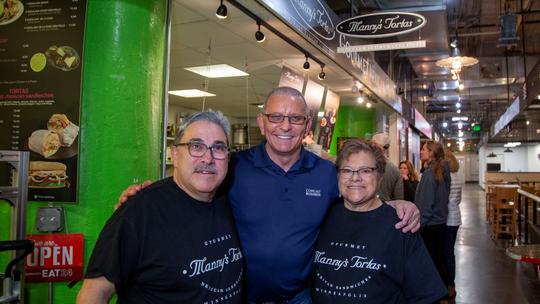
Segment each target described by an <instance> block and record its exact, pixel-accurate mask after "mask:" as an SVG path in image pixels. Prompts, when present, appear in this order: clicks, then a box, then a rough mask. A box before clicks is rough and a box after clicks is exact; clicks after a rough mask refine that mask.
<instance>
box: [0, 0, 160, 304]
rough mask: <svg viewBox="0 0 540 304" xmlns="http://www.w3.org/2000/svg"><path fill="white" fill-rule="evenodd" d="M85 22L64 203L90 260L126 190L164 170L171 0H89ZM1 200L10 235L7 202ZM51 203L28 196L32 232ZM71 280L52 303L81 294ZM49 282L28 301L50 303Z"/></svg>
mask: <svg viewBox="0 0 540 304" xmlns="http://www.w3.org/2000/svg"><path fill="white" fill-rule="evenodd" d="M86 22H87V24H86V31H85V49H84V58H83V59H84V62H83V88H82V104H81V116H80V118H81V119H80V127H81V132H80V134H79V136H80V138H79V141H80V145H79V152H80V153H79V183H78V185H79V189H78V203H77V204H65V205H63V206H64V208H65V210H66V229H65V231H64V232H65V233H83V234H84V238H85V242H84V244H85V250H84V254H85V265H86V263H87V262H88V259H89V257H90V254H91V252H92V248H93V246H94V244H95V242H96V239H97V236H98V234H99V232H100V231H101V228H102V227H103V225H104V223H105V221H106V220H107V219H108V218H109V217H110V216H111V215H112V213H113V206H114V204H115V203H116V201H117V199H118V196H119V194H120V193H121V191H122V190H123V189H124V188H126V187H127V186H128V185H130V184H132V183H137V182H141V181H143V180H145V179H153V180H156V179H158V178H159V176H160V156H161V142H162V113H163V105H162V104H163V98H164V92H163V88H164V86H163V83H164V79H165V78H164V75H165V68H164V67H165V63H166V60H165V59H166V54H165V50H166V42H167V39H166V25H167V1H163V0H114V1H112V0H88V6H87V16H86ZM0 205H2V206H1V207H0V222H1V224H0V229H1V232H0V237H1V238H2V239H8V234H7V229H6V228H5V227H7V226H8V225H7V223H9V209H8V208H7V204H0ZM46 205H47V204H46V203H41V202H29V203H28V214H27V228H26V229H27V233H28V234H30V233H37V230H36V228H35V225H34V222H35V213H36V210H37V208H38V207H40V206H46ZM61 205H62V204H55V206H61ZM2 265H5V264H2ZM67 284H68V282H60V283H54V284H53V290H54V291H53V294H54V297H53V302H54V303H61V304H63V303H74V302H75V297H76V295H77V293H78V291H79V289H80V286H81V282H79V283H78V284H76V285H75V287H73V288H72V289H70V288H68V287H67ZM47 285H48V284H47V283H28V284H27V285H26V290H25V291H26V299H25V302H26V303H47Z"/></svg>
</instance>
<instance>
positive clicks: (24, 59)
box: [0, 0, 86, 202]
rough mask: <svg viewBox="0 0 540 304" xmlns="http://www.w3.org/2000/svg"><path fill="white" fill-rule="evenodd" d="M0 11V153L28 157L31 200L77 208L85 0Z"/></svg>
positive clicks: (15, 5) (54, 0)
mask: <svg viewBox="0 0 540 304" xmlns="http://www.w3.org/2000/svg"><path fill="white" fill-rule="evenodd" d="M0 6H1V7H0V70H1V71H2V73H0V134H1V136H0V150H28V151H30V172H29V181H28V182H29V184H28V186H29V193H28V199H29V200H38V201H62V202H75V201H76V193H77V191H76V190H77V164H78V152H79V141H78V135H79V107H80V100H81V78H82V63H83V54H82V52H83V42H84V27H85V14H86V0H49V1H22V0H0Z"/></svg>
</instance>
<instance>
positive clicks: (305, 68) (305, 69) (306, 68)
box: [303, 55, 309, 71]
mask: <svg viewBox="0 0 540 304" xmlns="http://www.w3.org/2000/svg"><path fill="white" fill-rule="evenodd" d="M308 58H309V57H308V55H306V62H304V65H303V68H304V71H308V70H309V61H308Z"/></svg>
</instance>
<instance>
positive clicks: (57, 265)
mask: <svg viewBox="0 0 540 304" xmlns="http://www.w3.org/2000/svg"><path fill="white" fill-rule="evenodd" d="M27 239H29V240H33V241H34V252H32V254H30V255H28V256H27V257H26V260H25V264H24V272H25V277H26V281H27V282H59V281H76V280H80V279H82V277H83V256H84V255H83V254H84V242H83V235H82V234H34V235H28V236H27Z"/></svg>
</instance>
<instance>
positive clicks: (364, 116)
mask: <svg viewBox="0 0 540 304" xmlns="http://www.w3.org/2000/svg"><path fill="white" fill-rule="evenodd" d="M337 115H338V116H337V120H336V125H335V126H334V133H333V134H332V143H331V144H330V154H332V155H336V153H337V140H338V138H339V137H359V138H362V139H368V138H370V137H371V134H372V133H373V124H374V123H373V119H374V117H375V110H374V109H373V108H371V109H368V108H366V107H362V106H341V107H339V110H338V113H337Z"/></svg>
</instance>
